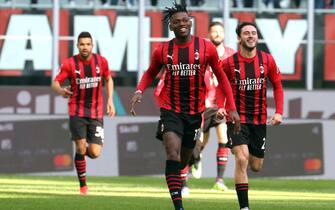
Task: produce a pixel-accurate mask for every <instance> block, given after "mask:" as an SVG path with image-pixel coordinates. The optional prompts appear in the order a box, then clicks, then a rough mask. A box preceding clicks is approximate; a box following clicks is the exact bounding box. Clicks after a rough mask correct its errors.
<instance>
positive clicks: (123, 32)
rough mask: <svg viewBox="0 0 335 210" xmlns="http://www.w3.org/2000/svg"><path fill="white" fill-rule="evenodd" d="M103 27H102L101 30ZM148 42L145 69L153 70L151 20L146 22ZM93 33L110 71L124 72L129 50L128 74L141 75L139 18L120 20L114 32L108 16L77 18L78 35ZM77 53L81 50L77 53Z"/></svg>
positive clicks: (145, 32) (131, 17)
mask: <svg viewBox="0 0 335 210" xmlns="http://www.w3.org/2000/svg"><path fill="white" fill-rule="evenodd" d="M97 26H99V27H97ZM143 30H144V39H145V40H147V41H146V43H145V45H144V46H145V49H144V53H145V54H144V58H145V59H144V68H145V69H146V68H147V67H148V66H149V59H150V51H149V47H150V45H149V41H148V40H149V37H150V19H149V18H145V20H144V28H143ZM81 31H89V32H90V33H91V34H92V36H93V39H94V42H95V43H97V44H96V49H97V48H98V49H99V52H100V53H101V55H103V56H105V57H106V58H107V60H108V61H109V67H110V69H112V70H114V71H121V67H122V61H123V59H124V56H125V52H126V49H127V70H128V71H137V63H138V58H137V57H138V56H137V53H138V45H137V43H138V35H137V34H138V18H137V17H135V16H118V17H117V19H116V23H115V27H114V30H113V31H114V32H113V34H112V31H111V26H110V24H109V21H108V18H107V17H106V16H90V15H77V16H75V18H74V34H75V36H77V35H78V34H79V33H80V32H81ZM74 50H75V51H74V52H75V53H76V52H77V49H76V48H75V49H74Z"/></svg>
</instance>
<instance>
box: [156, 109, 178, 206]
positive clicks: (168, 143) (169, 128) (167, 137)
mask: <svg viewBox="0 0 335 210" xmlns="http://www.w3.org/2000/svg"><path fill="white" fill-rule="evenodd" d="M182 136H183V123H182V120H181V118H180V115H179V114H177V113H175V112H172V111H169V110H165V109H161V116H160V121H159V124H158V128H157V137H158V138H159V139H160V138H161V139H162V140H163V144H164V147H165V152H166V165H165V179H166V183H167V186H168V188H169V192H170V195H171V199H172V202H173V204H174V207H175V209H177V210H182V209H183V204H182V195H181V177H180V169H181V164H180V159H181V158H180V153H181V144H182Z"/></svg>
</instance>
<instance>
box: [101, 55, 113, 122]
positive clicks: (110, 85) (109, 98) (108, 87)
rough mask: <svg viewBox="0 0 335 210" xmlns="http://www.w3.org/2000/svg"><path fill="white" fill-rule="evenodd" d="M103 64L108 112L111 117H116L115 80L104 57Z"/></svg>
mask: <svg viewBox="0 0 335 210" xmlns="http://www.w3.org/2000/svg"><path fill="white" fill-rule="evenodd" d="M102 66H103V77H104V78H105V81H106V91H107V104H106V107H107V114H108V116H109V117H114V115H115V106H114V103H113V93H114V82H113V78H112V76H111V74H110V71H109V67H108V62H107V60H106V59H105V58H103V59H102Z"/></svg>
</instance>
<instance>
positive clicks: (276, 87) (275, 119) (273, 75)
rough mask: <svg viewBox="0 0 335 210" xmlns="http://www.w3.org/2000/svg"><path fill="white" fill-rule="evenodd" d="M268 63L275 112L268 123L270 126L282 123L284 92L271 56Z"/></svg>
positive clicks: (279, 75)
mask: <svg viewBox="0 0 335 210" xmlns="http://www.w3.org/2000/svg"><path fill="white" fill-rule="evenodd" d="M269 62H270V63H269V72H268V77H269V80H270V82H271V83H272V86H273V96H274V100H275V104H276V112H275V114H274V115H272V117H271V118H270V120H269V123H270V124H271V125H279V124H280V123H282V121H283V119H282V115H283V105H284V91H283V86H282V83H281V74H280V70H279V68H278V66H277V64H276V62H275V61H274V59H273V57H272V56H270V59H269Z"/></svg>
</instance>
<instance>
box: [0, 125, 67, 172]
mask: <svg viewBox="0 0 335 210" xmlns="http://www.w3.org/2000/svg"><path fill="white" fill-rule="evenodd" d="M72 157H73V149H72V142H71V141H70V136H69V125H68V122H67V120H35V121H32V120H29V121H13V122H0V173H28V172H29V173H30V172H56V171H68V170H72V169H73V161H72Z"/></svg>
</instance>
